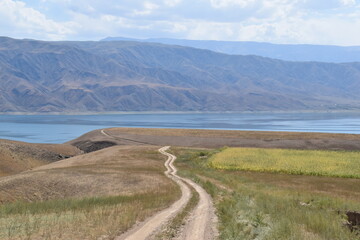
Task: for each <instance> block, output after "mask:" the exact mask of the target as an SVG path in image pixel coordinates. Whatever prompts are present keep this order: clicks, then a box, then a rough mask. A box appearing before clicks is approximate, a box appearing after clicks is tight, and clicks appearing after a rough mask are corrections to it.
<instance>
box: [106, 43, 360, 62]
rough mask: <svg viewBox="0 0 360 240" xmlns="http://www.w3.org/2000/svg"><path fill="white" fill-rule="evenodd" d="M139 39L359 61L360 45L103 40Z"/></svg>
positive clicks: (247, 52)
mask: <svg viewBox="0 0 360 240" xmlns="http://www.w3.org/2000/svg"><path fill="white" fill-rule="evenodd" d="M124 40H125V41H138V42H153V43H163V44H170V45H180V46H186V47H194V48H200V49H208V50H211V51H215V52H220V53H226V54H236V55H257V56H262V57H269V58H275V59H281V60H285V61H316V62H333V63H343V62H359V61H360V46H347V47H344V46H334V45H311V44H273V43H266V42H251V41H211V40H186V39H171V38H149V39H131V38H122V37H108V38H105V39H103V40H102V41H124Z"/></svg>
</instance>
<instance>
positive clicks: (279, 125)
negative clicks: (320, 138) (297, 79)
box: [0, 113, 360, 143]
mask: <svg viewBox="0 0 360 240" xmlns="http://www.w3.org/2000/svg"><path fill="white" fill-rule="evenodd" d="M108 127H146V128H199V129H228V130H256V131H296V132H329V133H356V134H360V113H128V114H98V115H0V138H4V139H12V140H18V141H25V142H39V143H40V142H41V143H62V142H66V141H69V140H71V139H74V138H76V137H78V136H80V135H82V134H84V133H86V132H89V131H91V130H94V129H99V128H108Z"/></svg>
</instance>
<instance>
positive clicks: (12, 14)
mask: <svg viewBox="0 0 360 240" xmlns="http://www.w3.org/2000/svg"><path fill="white" fill-rule="evenodd" d="M71 25H72V24H71V23H57V22H55V21H53V20H51V19H48V18H47V17H46V16H45V15H44V14H42V13H41V12H39V11H37V10H35V9H33V8H30V7H27V6H26V4H25V3H24V2H21V1H12V0H1V1H0V26H1V31H2V34H7V33H8V34H9V35H10V36H14V35H15V36H18V37H21V36H20V34H22V35H23V36H24V37H26V36H37V37H40V36H41V37H45V38H47V39H61V38H63V37H65V36H66V35H68V34H71V33H72V30H71Z"/></svg>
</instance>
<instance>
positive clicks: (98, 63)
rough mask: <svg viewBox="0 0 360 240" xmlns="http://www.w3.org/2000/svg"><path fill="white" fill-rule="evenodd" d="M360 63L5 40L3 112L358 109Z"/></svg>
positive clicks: (128, 44)
mask: <svg viewBox="0 0 360 240" xmlns="http://www.w3.org/2000/svg"><path fill="white" fill-rule="evenodd" d="M359 89H360V63H357V62H353V63H321V62H293V61H283V60H276V59H271V58H265V57H260V56H255V55H229V54H224V53H219V52H214V51H210V50H204V49H196V48H192V47H185V46H179V45H167V44H161V43H152V42H140V41H93V42H80V41H78V42H47V41H37V40H17V39H12V38H7V37H1V38H0V112H89V111H92V112H94V111H95V112H101V111H273V110H283V111H290V110H291V111H295V110H358V109H360V95H359V93H358V92H359Z"/></svg>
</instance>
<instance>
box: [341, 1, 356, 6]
mask: <svg viewBox="0 0 360 240" xmlns="http://www.w3.org/2000/svg"><path fill="white" fill-rule="evenodd" d="M340 3H342V4H343V5H345V6H353V5H355V4H356V0H340Z"/></svg>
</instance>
